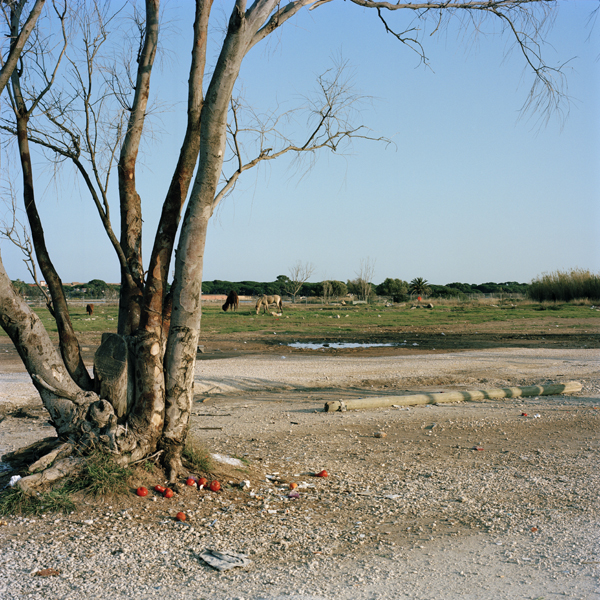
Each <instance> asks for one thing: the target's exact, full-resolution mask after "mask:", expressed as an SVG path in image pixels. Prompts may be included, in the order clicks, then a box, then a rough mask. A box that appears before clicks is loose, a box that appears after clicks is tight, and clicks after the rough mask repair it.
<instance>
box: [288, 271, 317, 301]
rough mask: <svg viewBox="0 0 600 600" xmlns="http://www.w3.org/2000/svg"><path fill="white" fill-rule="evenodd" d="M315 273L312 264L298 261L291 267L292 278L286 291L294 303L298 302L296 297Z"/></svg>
mask: <svg viewBox="0 0 600 600" xmlns="http://www.w3.org/2000/svg"><path fill="white" fill-rule="evenodd" d="M314 272H315V266H314V265H313V264H312V263H303V262H301V261H297V262H296V263H295V264H294V265H293V266H292V267H290V269H289V273H290V277H289V279H288V281H287V282H286V290H285V291H286V292H287V293H288V294H289V295H290V296H291V297H292V302H296V296H297V295H298V293H299V292H300V290H301V289H302V286H303V285H304V284H305V283H306V282H307V281H308V280H309V279H310V276H311V275H312V274H313V273H314Z"/></svg>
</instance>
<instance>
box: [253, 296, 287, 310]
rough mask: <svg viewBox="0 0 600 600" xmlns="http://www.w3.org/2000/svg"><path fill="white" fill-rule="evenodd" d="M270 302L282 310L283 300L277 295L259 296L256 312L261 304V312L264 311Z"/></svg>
mask: <svg viewBox="0 0 600 600" xmlns="http://www.w3.org/2000/svg"><path fill="white" fill-rule="evenodd" d="M270 304H274V305H275V306H276V307H277V308H278V309H279V310H280V311H281V312H283V302H282V300H281V298H280V297H279V296H261V297H260V298H259V299H258V302H257V303H256V314H258V313H259V311H260V307H261V306H262V307H263V313H266V312H267V308H269V305H270Z"/></svg>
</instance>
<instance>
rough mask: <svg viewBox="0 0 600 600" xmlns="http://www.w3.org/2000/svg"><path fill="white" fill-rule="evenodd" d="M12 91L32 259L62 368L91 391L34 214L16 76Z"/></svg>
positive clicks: (24, 112) (24, 113)
mask: <svg viewBox="0 0 600 600" xmlns="http://www.w3.org/2000/svg"><path fill="white" fill-rule="evenodd" d="M13 90H14V94H15V99H16V104H17V111H16V118H17V141H18V145H19V156H20V159H21V167H22V172H23V199H24V202H25V212H26V213H27V219H28V221H29V226H30V228H31V237H32V239H33V245H34V248H35V253H36V257H37V259H38V262H39V265H40V269H41V271H42V274H43V275H44V279H45V280H46V283H47V284H48V289H49V291H50V295H51V296H52V307H51V312H52V316H53V317H54V319H55V321H56V326H57V329H58V335H59V339H60V350H61V353H62V356H63V359H64V361H65V366H66V367H67V370H68V371H69V374H70V375H71V377H73V379H74V380H75V381H76V382H77V384H78V385H79V386H81V387H82V388H83V389H86V390H91V389H92V380H91V378H90V376H89V373H88V372H87V369H86V368H85V365H84V363H83V359H82V358H81V350H80V347H79V341H78V340H77V337H76V336H75V331H74V329H73V325H72V323H71V318H70V316H69V308H68V305H67V299H66V298H65V294H64V290H63V287H62V282H61V280H60V277H59V276H58V273H57V272H56V269H55V268H54V265H53V264H52V261H51V260H50V255H49V254H48V250H47V248H46V240H45V236H44V229H43V227H42V222H41V219H40V216H39V214H38V211H37V206H36V202H35V194H34V186H33V167H32V164H31V153H30V150H29V140H28V138H27V129H28V121H29V115H28V113H27V110H26V108H25V105H24V101H23V98H22V96H21V92H20V85H19V75H18V73H14V74H13Z"/></svg>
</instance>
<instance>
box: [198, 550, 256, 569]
mask: <svg viewBox="0 0 600 600" xmlns="http://www.w3.org/2000/svg"><path fill="white" fill-rule="evenodd" d="M200 558H201V559H202V560H203V561H204V562H205V563H206V564H207V565H209V566H211V567H212V568H213V569H216V570H217V571H228V570H229V569H234V568H235V567H247V566H248V565H249V564H250V563H251V562H252V561H251V560H250V559H249V558H248V557H247V556H246V555H245V554H236V553H235V552H219V551H218V550H213V549H211V548H207V549H206V550H205V551H204V552H201V553H200Z"/></svg>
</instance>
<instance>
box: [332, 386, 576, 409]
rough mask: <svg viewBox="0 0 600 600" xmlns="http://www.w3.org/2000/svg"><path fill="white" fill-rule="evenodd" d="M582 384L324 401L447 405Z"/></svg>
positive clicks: (562, 390)
mask: <svg viewBox="0 0 600 600" xmlns="http://www.w3.org/2000/svg"><path fill="white" fill-rule="evenodd" d="M581 387H582V386H581V383H579V382H578V381H569V382H567V383H553V384H550V385H529V386H524V387H510V388H495V389H491V390H474V391H471V392H436V393H431V394H407V395H404V396H374V397H372V398H359V399H358V400H334V401H332V402H326V403H325V412H335V411H346V410H360V409H365V408H381V407H385V406H414V405H416V404H444V403H450V402H478V401H480V400H498V399H500V398H521V397H526V396H556V395H558V394H573V393H575V392H580V391H581Z"/></svg>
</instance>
